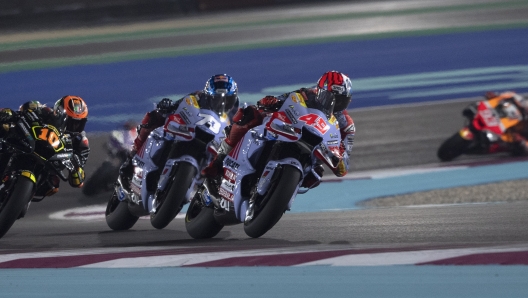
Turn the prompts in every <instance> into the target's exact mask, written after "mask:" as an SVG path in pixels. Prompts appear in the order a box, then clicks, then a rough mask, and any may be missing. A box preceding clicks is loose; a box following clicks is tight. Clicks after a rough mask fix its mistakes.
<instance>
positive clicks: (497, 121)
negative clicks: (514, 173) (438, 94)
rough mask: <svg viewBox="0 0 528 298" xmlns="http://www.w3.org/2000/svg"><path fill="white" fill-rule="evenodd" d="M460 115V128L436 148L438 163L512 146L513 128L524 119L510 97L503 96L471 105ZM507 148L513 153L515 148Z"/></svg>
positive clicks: (513, 138)
mask: <svg viewBox="0 0 528 298" xmlns="http://www.w3.org/2000/svg"><path fill="white" fill-rule="evenodd" d="M462 115H463V116H464V117H465V118H466V123H465V125H464V127H463V128H462V129H461V130H460V131H458V132H457V133H455V134H454V135H453V136H451V137H450V138H448V139H447V140H445V141H444V142H443V143H442V145H441V146H440V148H439V149H438V152H437V156H438V158H439V159H440V160H441V161H450V160H453V159H455V158H456V157H458V156H460V155H462V154H486V153H490V152H494V151H497V150H496V148H499V147H501V146H504V145H512V144H514V142H515V134H514V132H513V127H515V126H516V125H517V124H519V123H520V122H521V121H522V120H523V119H524V118H523V117H524V115H523V113H522V111H521V110H520V109H519V108H518V106H517V105H516V104H515V102H514V100H513V98H505V97H504V96H499V97H494V98H491V99H489V100H483V101H478V102H476V103H472V104H470V105H469V106H467V107H466V108H465V109H464V110H463V112H462ZM510 148H511V149H510V151H512V153H515V147H514V146H510Z"/></svg>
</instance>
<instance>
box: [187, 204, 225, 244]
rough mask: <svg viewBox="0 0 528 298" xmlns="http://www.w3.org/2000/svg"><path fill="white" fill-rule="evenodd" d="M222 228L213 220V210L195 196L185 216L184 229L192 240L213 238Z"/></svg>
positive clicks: (222, 226)
mask: <svg viewBox="0 0 528 298" xmlns="http://www.w3.org/2000/svg"><path fill="white" fill-rule="evenodd" d="M223 228H224V225H222V224H219V223H218V222H217V221H216V220H215V218H214V208H213V207H212V206H206V205H205V204H204V203H203V202H202V199H201V198H200V197H199V196H198V195H197V196H195V197H194V198H193V199H192V200H191V203H189V208H188V209H187V213H186V214H185V229H187V233H188V234H189V236H191V237H192V238H194V239H207V238H213V237H214V236H216V235H218V233H220V231H221V230H222V229H223Z"/></svg>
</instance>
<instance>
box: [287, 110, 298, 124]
mask: <svg viewBox="0 0 528 298" xmlns="http://www.w3.org/2000/svg"><path fill="white" fill-rule="evenodd" d="M286 115H288V118H290V120H291V121H292V123H293V124H297V120H296V119H295V118H296V117H295V115H293V113H292V112H291V111H290V110H286Z"/></svg>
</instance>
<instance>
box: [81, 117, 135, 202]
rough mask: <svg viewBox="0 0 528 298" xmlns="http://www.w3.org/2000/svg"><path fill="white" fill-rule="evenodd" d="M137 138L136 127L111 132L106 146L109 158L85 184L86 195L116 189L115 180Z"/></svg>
mask: <svg viewBox="0 0 528 298" xmlns="http://www.w3.org/2000/svg"><path fill="white" fill-rule="evenodd" d="M136 136H137V130H136V128H135V127H132V128H129V127H125V129H122V130H113V131H111V132H110V136H109V137H108V141H107V142H106V143H105V144H104V149H105V151H106V152H107V158H106V159H105V161H103V163H102V164H101V165H100V166H99V167H98V168H97V169H96V170H95V171H94V172H93V174H92V175H91V176H90V177H89V178H88V179H86V181H85V182H84V187H83V188H82V193H83V194H84V195H86V196H94V195H97V194H99V193H102V192H107V191H112V190H113V189H114V183H115V180H116V178H117V176H118V175H119V168H120V166H121V165H122V164H123V162H125V160H126V158H127V156H128V152H129V151H130V148H131V146H132V143H133V142H134V139H135V138H136Z"/></svg>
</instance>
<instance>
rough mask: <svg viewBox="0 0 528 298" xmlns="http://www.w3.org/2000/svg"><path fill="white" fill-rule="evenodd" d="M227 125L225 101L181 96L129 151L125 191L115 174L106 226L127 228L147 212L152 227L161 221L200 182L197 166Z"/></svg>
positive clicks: (159, 226)
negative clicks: (130, 167)
mask: <svg viewBox="0 0 528 298" xmlns="http://www.w3.org/2000/svg"><path fill="white" fill-rule="evenodd" d="M227 125H229V118H228V116H227V114H226V113H225V103H224V102H215V103H214V104H213V105H211V106H210V107H208V109H205V108H202V107H200V105H199V103H198V100H197V97H196V96H195V95H192V94H190V95H187V96H186V97H184V98H182V99H181V100H180V102H179V104H178V107H177V108H176V109H175V110H174V111H173V112H172V113H171V114H170V115H168V117H167V119H166V122H165V124H164V125H163V126H161V127H158V128H156V129H154V130H153V131H152V132H151V133H150V134H149V136H148V138H147V140H146V141H145V143H144V144H143V146H142V147H141V148H140V149H139V151H138V152H137V153H136V154H135V156H134V157H133V159H132V164H133V167H134V171H133V176H132V180H131V183H130V191H127V190H126V188H124V187H123V181H121V179H120V178H118V181H117V182H116V185H115V190H114V192H113V194H112V197H111V198H110V200H109V202H108V205H107V208H106V222H107V224H108V226H109V227H110V228H111V229H113V230H127V229H130V228H131V227H132V226H134V224H135V223H136V222H137V220H138V218H139V217H140V216H145V215H149V214H150V221H151V224H152V226H153V227H155V228H157V229H163V228H164V227H166V226H167V225H168V224H169V223H170V222H171V221H172V220H173V219H174V218H175V217H176V215H177V214H178V213H179V212H180V210H181V209H182V207H183V206H184V205H185V204H186V203H187V202H188V201H189V200H190V198H192V196H193V195H194V192H195V191H196V188H197V187H198V186H199V185H201V183H202V182H203V178H202V177H201V175H200V170H201V169H202V168H203V167H205V166H206V165H207V164H208V163H209V162H210V161H211V160H212V159H213V158H214V156H215V155H216V150H217V148H218V146H219V144H220V142H221V138H224V137H225V133H224V129H225V128H226V126H227Z"/></svg>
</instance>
